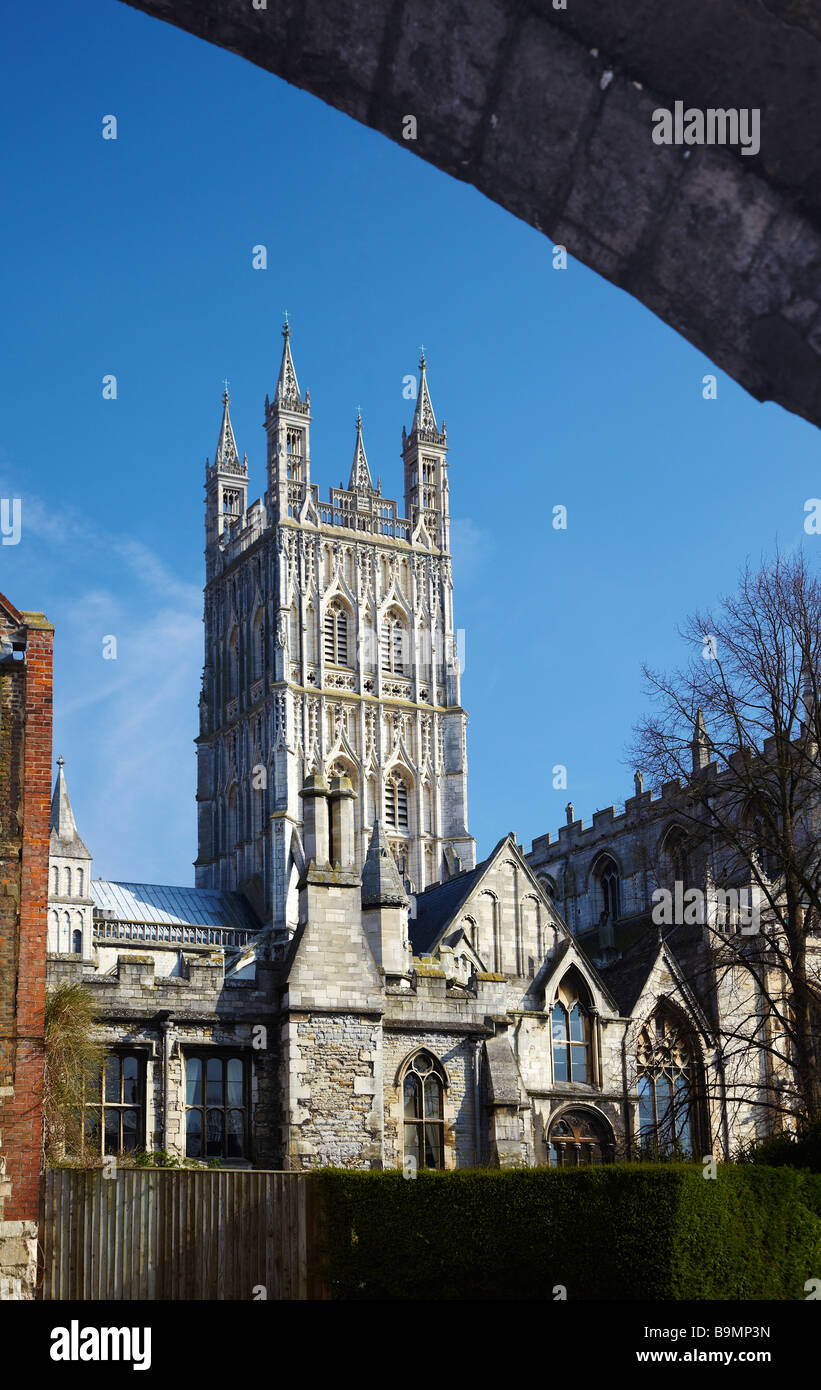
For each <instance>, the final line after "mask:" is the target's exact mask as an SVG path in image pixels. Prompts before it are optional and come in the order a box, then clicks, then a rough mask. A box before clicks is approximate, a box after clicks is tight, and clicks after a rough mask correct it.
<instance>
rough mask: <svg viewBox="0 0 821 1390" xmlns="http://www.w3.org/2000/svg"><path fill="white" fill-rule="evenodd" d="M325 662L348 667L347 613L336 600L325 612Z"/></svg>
mask: <svg viewBox="0 0 821 1390" xmlns="http://www.w3.org/2000/svg"><path fill="white" fill-rule="evenodd" d="M325 660H326V661H328V662H330V664H331V665H332V666H347V665H348V612H347V609H346V608H345V607H344V606H343V605H342V604H341V603H340V602H339V600H338V599H334V600H333V602H332V603H329V604H328V607H327V609H326V611H325Z"/></svg>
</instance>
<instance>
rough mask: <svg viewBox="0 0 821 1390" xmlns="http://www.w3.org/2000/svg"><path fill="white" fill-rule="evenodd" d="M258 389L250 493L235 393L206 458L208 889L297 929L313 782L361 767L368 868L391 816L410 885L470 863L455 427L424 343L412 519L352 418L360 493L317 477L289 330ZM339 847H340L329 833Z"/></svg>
mask: <svg viewBox="0 0 821 1390" xmlns="http://www.w3.org/2000/svg"><path fill="white" fill-rule="evenodd" d="M283 338H284V340H285V341H284V348H283V353H282V363H281V366H280V370H279V377H278V380H277V384H276V389H275V392H274V397H273V400H269V399H268V398H267V397H266V400H265V429H266V433H267V437H268V487H267V491H266V493H265V497H264V499H262V500H261V501H257V502H255V503H253V505H252V506H250V507H249V506H248V504H247V489H248V467H247V459H246V460H244V461H243V462H242V463H240V459H239V452H238V450H237V445H236V441H235V439H234V432H233V428H232V425H231V419H230V413H229V400H228V392H227V390H226V392H225V395H224V397H223V418H222V425H221V427H220V434H219V441H218V445H217V453H216V457H215V459H214V462H213V464H211V465H209V464H206V484H205V492H206V523H205V529H206V550H205V557H206V587H205V666H204V670H203V682H202V695H201V698H200V736H199V739H198V740H197V744H198V748H197V752H198V791H197V801H198V811H199V853H198V857H197V861H196V881H197V885H198V886H199V887H213V888H245V889H246V891H249V890H250V891H253V894H254V897H255V898H256V901H257V903H258V904H259V906H260V907H261V908H262V911H263V914H264V916H265V917H266V918H267V920H268V921H269V922H270V923H271V925H272V927H273V931H274V939H275V940H277V939H280V940H282V939H285V938H286V937H287V936H288V935H290V934H291V933H292V932H293V930H294V929H295V927H296V924H297V917H298V901H297V882H298V878H299V873H300V870H301V868H302V867H303V861H304V856H303V850H302V839H301V824H302V814H303V812H302V802H301V800H300V795H299V793H300V791H301V789H302V787H303V784H304V783H305V780H306V778H307V777H309V776H312V775H314V776H322V777H325V778H326V779H328V781H329V782H330V780H331V779H332V778H334V777H339V776H345V777H348V778H349V779H350V781H351V783H352V785H353V789H354V792H355V794H356V802H355V853H356V863H357V865H358V866H359V867H360V868H361V866H362V864H363V862H364V859H365V855H366V852H367V847H368V842H369V838H370V831H371V828H372V826H373V824H374V821H375V820H377V819H381V821H382V823H383V826H384V829H385V831H386V833H387V837H388V842H389V844H390V847H391V849H392V851H393V853H394V856H395V858H396V861H397V863H398V865H399V867H400V869H401V871H402V873H403V875H404V876H405V878H406V879H407V880H409V881H410V882H411V884H412V885H413V886H414V887H415V888H417V889H420V890H421V889H423V888H425V887H427V886H429V885H430V884H431V883H434V882H437V881H439V880H441V879H444V878H447V877H450V876H451V875H452V874H454V873H458V872H459V871H460V869H463V868H470V867H473V865H474V863H475V842H474V840H473V838H472V837H471V836H470V835H469V833H468V827H467V761H466V751H465V729H466V724H467V716H466V714H465V711H464V710H463V708H462V706H461V702H460V690H459V681H460V671H459V663H458V660H457V655H456V640H455V631H454V625H453V583H452V577H451V556H450V551H449V526H450V519H449V509H448V477H447V471H448V463H447V455H448V450H447V432H446V428H445V425H444V422H443V425H442V429H441V430H440V429H439V427H438V425H437V422H436V416H435V415H434V411H433V406H432V404H431V398H430V393H429V390H428V383H427V377H426V368H425V359H424V356H423V357H422V360H421V362H420V379H419V385H418V392H417V400H416V410H415V414H414V419H413V424H412V427H411V431H410V434H407V433H406V432H405V431H404V430H403V432H402V458H403V462H404V469H405V504H404V515H402V514H401V513H400V510H399V507H398V505H397V503H396V502H393V501H390V500H389V499H388V498H386V497H383V496H382V489H381V481H378V482H377V485H376V486H374V483H373V480H372V477H371V472H370V468H369V465H368V460H367V457H366V454H365V445H364V442H363V438H362V420H361V418H360V417H359V416H357V421H356V440H355V444H354V455H353V462H352V465H351V472H350V480H349V482H348V486H347V488H342V487H340V488H333V489H331V493H330V501H328V502H321V501H320V500H319V495H318V488H317V486H316V485H315V484H313V483H312V482H311V448H310V428H311V406H310V393H309V392H308V391H306V392H305V394H304V396H303V395H302V392H301V391H300V387H299V382H298V380H297V375H296V370H295V368H294V361H293V356H292V352H291V342H290V328H289V326H288V324H287V323H286V325H285V327H284V329H283ZM331 855H332V860H333V846H332V847H331Z"/></svg>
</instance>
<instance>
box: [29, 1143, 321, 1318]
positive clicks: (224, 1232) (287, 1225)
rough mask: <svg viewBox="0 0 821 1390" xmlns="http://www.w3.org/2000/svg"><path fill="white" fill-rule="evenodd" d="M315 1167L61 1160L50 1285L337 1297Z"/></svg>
mask: <svg viewBox="0 0 821 1390" xmlns="http://www.w3.org/2000/svg"><path fill="white" fill-rule="evenodd" d="M318 1213H319V1206H318V1204H317V1203H316V1202H315V1201H314V1198H313V1191H312V1183H311V1178H310V1174H307V1173H284V1172H276V1171H264V1172H263V1171H252V1170H231V1169H223V1170H215V1171H213V1172H210V1171H209V1172H205V1171H198V1172H192V1171H185V1170H170V1171H169V1170H165V1169H157V1168H154V1169H121V1170H119V1172H118V1173H117V1175H116V1178H104V1177H103V1174H102V1171H100V1170H98V1169H94V1170H82V1169H68V1168H64V1169H52V1170H50V1171H49V1172H48V1173H47V1174H46V1183H45V1202H44V1227H45V1229H44V1235H43V1270H44V1282H43V1297H44V1298H45V1299H49V1300H59V1299H83V1300H86V1299H104V1300H109V1299H111V1300H115V1299H116V1300H120V1299H123V1300H129V1299H161V1300H171V1299H188V1300H191V1299H213V1298H216V1299H250V1298H253V1296H254V1293H253V1291H254V1289H255V1288H256V1287H257V1286H259V1285H260V1284H262V1285H264V1287H265V1290H266V1294H267V1297H268V1298H269V1299H275V1300H276V1299H308V1298H317V1297H319V1298H324V1297H328V1293H327V1290H324V1289H323V1288H322V1287H321V1284H319V1283H318V1281H317V1280H316V1279H315V1277H314V1274H313V1267H314V1263H315V1256H314V1250H315V1247H316V1245H317V1242H318V1241H319V1240H320V1238H321V1235H322V1231H321V1225H322V1221H321V1218H320V1215H319V1214H318Z"/></svg>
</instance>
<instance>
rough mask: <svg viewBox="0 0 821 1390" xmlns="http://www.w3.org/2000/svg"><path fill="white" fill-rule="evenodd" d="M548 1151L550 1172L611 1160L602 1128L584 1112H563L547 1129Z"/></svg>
mask: <svg viewBox="0 0 821 1390" xmlns="http://www.w3.org/2000/svg"><path fill="white" fill-rule="evenodd" d="M547 1149H548V1160H549V1163H550V1166H551V1168H586V1167H590V1166H592V1165H595V1164H599V1163H609V1162H610V1161H611V1158H612V1149H611V1145H610V1144H609V1142H608V1140H607V1137H606V1134H605V1129H604V1125H603V1124H601V1123H600V1122H599V1121H598V1120H596V1119H595V1118H594V1117H593V1116H592V1115H591V1114H589V1113H588V1111H586V1110H563V1111H562V1113H561V1115H560V1116H559V1117H558V1119H555V1120H554V1121H553V1123H552V1124H551V1126H550V1129H549V1131H548V1144H547Z"/></svg>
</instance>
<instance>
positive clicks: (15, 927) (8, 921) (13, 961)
mask: <svg viewBox="0 0 821 1390" xmlns="http://www.w3.org/2000/svg"><path fill="white" fill-rule="evenodd" d="M18 617H19V618H20V619H21V622H20V623H19V624H18V623H17V621H16V619H17V618H18ZM0 632H2V633H4V634H8V633H13V634H14V635H16V636H18V637H19V636H23V637H24V638H25V641H26V650H25V659H24V660H23V661H19V660H15V661H10V662H4V663H3V664H2V665H0V1088H3V1087H9V1086H10V1087H12V1088H13V1091H14V1094H13V1095H12V1096H8V1095H7V1096H5V1097H3V1096H2V1093H1V1091H0V1157H2V1158H4V1159H5V1169H6V1171H5V1182H3V1180H2V1179H0V1207H1V1208H3V1210H2V1215H3V1216H4V1217H5V1219H6V1220H30V1221H34V1220H37V1216H38V1207H39V1194H40V1173H41V1162H42V1158H41V1154H42V1101H43V1056H44V1053H43V1012H44V1007H45V986H46V902H47V898H48V849H49V818H50V802H51V719H52V645H53V636H54V631H53V628H52V627H51V625H50V624H49V623H48V622H47V621H46V619H45V618H44V617H43V615H42V614H39V613H23V614H19V615H18V614H17V613H16V611H15V610H14V609H13V608H12V607H11V605H7V606H5V605H3V604H0ZM3 1193H5V1201H3V1197H2V1194H3Z"/></svg>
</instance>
